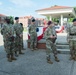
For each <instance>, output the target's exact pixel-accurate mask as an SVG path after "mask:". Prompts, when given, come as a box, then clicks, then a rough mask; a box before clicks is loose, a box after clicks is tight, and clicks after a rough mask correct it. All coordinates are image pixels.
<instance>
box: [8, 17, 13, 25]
mask: <svg viewBox="0 0 76 75" xmlns="http://www.w3.org/2000/svg"><path fill="white" fill-rule="evenodd" d="M9 17H10V22H11V24H14V17H13V16H9Z"/></svg>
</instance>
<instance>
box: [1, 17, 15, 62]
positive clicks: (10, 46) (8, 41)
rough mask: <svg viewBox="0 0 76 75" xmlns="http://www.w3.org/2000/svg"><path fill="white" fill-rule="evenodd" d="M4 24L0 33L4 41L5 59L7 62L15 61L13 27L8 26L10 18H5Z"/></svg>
mask: <svg viewBox="0 0 76 75" xmlns="http://www.w3.org/2000/svg"><path fill="white" fill-rule="evenodd" d="M5 21H6V24H4V25H3V27H2V29H1V32H2V35H3V40H4V47H5V51H6V53H7V58H8V61H9V62H12V60H16V58H15V57H14V55H13V54H14V27H13V25H12V24H10V18H9V17H6V19H5Z"/></svg>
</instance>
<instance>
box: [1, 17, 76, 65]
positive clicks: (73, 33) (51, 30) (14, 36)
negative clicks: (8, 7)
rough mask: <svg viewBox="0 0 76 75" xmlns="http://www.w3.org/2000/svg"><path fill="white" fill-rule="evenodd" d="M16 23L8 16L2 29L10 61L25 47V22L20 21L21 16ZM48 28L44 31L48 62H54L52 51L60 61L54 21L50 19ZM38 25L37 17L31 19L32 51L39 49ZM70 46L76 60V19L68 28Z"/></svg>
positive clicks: (71, 53)
mask: <svg viewBox="0 0 76 75" xmlns="http://www.w3.org/2000/svg"><path fill="white" fill-rule="evenodd" d="M15 21H16V22H15V23H14V24H11V23H10V19H9V17H6V19H5V23H4V25H3V27H2V29H1V34H2V35H3V41H4V48H5V51H6V53H7V59H8V61H9V62H12V61H13V60H17V59H16V57H18V55H19V54H24V53H23V52H22V50H24V47H23V30H24V28H23V24H22V23H19V17H15ZM47 25H48V28H47V29H46V30H45V32H44V38H45V39H46V49H47V50H46V60H47V63H49V64H53V62H52V61H51V57H50V53H51V52H53V54H54V58H55V61H56V62H59V59H58V57H57V54H58V52H57V48H56V42H55V41H56V39H57V34H56V31H55V27H54V23H53V22H52V21H48V23H47ZM37 31H38V28H37V25H35V19H32V20H31V25H29V29H28V32H29V34H30V49H31V50H32V51H34V50H36V49H37ZM67 39H68V43H69V47H70V55H71V57H70V59H71V60H75V61H76V19H74V20H73V25H72V26H71V27H69V29H68V35H67Z"/></svg>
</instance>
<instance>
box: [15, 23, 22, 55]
mask: <svg viewBox="0 0 76 75" xmlns="http://www.w3.org/2000/svg"><path fill="white" fill-rule="evenodd" d="M14 30H15V34H16V38H15V53H16V54H17V52H18V51H19V54H22V52H21V50H22V42H21V41H22V35H23V34H22V32H23V29H22V27H21V25H20V24H19V23H15V24H14ZM20 35H21V36H20Z"/></svg>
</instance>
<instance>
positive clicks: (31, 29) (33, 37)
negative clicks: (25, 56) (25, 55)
mask: <svg viewBox="0 0 76 75" xmlns="http://www.w3.org/2000/svg"><path fill="white" fill-rule="evenodd" d="M29 34H30V48H31V49H34V48H36V46H37V32H36V25H30V26H29Z"/></svg>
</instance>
